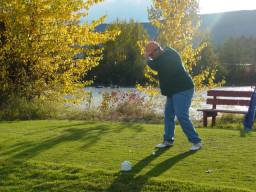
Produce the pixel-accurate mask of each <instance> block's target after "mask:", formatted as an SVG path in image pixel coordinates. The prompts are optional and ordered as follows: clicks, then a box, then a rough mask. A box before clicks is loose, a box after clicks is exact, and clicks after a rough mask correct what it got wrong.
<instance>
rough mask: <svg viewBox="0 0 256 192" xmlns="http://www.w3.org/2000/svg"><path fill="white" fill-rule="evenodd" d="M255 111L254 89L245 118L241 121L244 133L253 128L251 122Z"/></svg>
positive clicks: (255, 97)
mask: <svg viewBox="0 0 256 192" xmlns="http://www.w3.org/2000/svg"><path fill="white" fill-rule="evenodd" d="M255 110H256V89H255V90H254V92H253V94H252V96H251V101H250V105H249V108H248V113H247V114H246V115H245V118H244V121H243V125H244V130H245V131H251V130H252V128H253V122H254V119H255Z"/></svg>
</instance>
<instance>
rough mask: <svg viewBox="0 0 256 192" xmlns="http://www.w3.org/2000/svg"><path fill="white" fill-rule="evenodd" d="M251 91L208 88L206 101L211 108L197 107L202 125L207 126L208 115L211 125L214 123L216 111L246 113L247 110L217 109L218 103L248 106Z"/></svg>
mask: <svg viewBox="0 0 256 192" xmlns="http://www.w3.org/2000/svg"><path fill="white" fill-rule="evenodd" d="M252 93H253V91H233V90H216V89H215V90H209V91H207V100H206V103H207V104H210V105H212V108H211V109H198V111H201V112H203V125H204V127H207V119H208V117H212V126H214V125H215V123H216V117H217V115H218V113H233V114H246V113H247V112H248V111H247V110H239V109H238V110H237V109H234V108H233V109H232V107H231V109H217V106H218V105H229V106H249V104H250V99H251V95H252Z"/></svg>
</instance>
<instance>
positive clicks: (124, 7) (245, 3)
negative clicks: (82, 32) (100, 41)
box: [87, 0, 256, 23]
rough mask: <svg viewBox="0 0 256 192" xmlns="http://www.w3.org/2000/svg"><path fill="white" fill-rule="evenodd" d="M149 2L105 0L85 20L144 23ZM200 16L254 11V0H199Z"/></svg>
mask: <svg viewBox="0 0 256 192" xmlns="http://www.w3.org/2000/svg"><path fill="white" fill-rule="evenodd" d="M150 4H151V0H105V1H104V2H103V3H99V4H97V5H95V6H93V7H92V8H91V9H90V12H89V16H88V17H87V20H89V21H91V20H93V19H96V18H98V17H100V16H102V15H107V19H106V23H110V22H113V21H115V20H116V18H117V17H118V18H119V19H122V20H124V19H125V20H129V19H131V18H133V19H134V20H136V21H139V22H146V21H148V20H147V8H148V7H150ZM199 7H200V12H199V13H200V14H208V13H218V12H226V11H237V10H253V9H255V10H256V0H199Z"/></svg>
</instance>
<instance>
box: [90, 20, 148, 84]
mask: <svg viewBox="0 0 256 192" xmlns="http://www.w3.org/2000/svg"><path fill="white" fill-rule="evenodd" d="M108 30H110V31H113V30H114V31H120V35H119V36H118V37H117V38H116V39H115V41H109V42H108V43H106V44H105V45H104V56H103V60H102V62H101V64H100V65H99V66H98V67H97V69H96V70H95V71H94V72H93V74H94V75H95V76H96V79H95V82H97V83H103V84H114V85H120V86H134V85H135V84H136V83H138V82H140V83H142V82H143V80H144V75H143V74H144V66H145V62H144V58H143V56H142V55H141V54H140V47H139V45H138V42H140V41H144V40H145V39H147V38H148V36H147V32H146V31H145V30H144V29H143V26H142V25H141V24H139V23H135V22H134V21H133V20H131V21H130V22H125V21H116V22H114V23H113V24H111V25H109V26H108Z"/></svg>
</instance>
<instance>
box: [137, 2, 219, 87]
mask: <svg viewBox="0 0 256 192" xmlns="http://www.w3.org/2000/svg"><path fill="white" fill-rule="evenodd" d="M198 9H199V8H198V1H197V0H161V1H159V0H152V6H151V8H150V9H148V13H149V20H150V22H151V24H152V25H153V26H155V27H156V28H157V32H158V35H157V37H156V39H155V40H156V41H158V42H160V44H161V45H162V46H163V47H165V46H169V47H173V48H175V49H176V50H177V51H178V52H179V53H180V54H181V57H182V60H183V63H184V66H185V68H186V69H187V71H188V72H189V73H190V74H191V75H192V77H193V80H194V82H195V85H196V87H197V88H199V89H200V88H202V87H204V86H213V85H214V84H215V83H214V79H215V75H216V69H215V68H212V66H210V67H207V68H204V69H203V70H202V71H201V72H200V73H198V74H193V68H194V67H195V66H196V65H197V64H198V60H199V59H200V58H199V56H200V52H201V51H202V49H204V48H205V47H206V46H207V44H206V43H204V42H200V41H199V39H200V38H198V39H197V40H196V37H197V35H198V34H199V33H198V29H199V26H200V22H199V21H200V20H199V16H198ZM142 52H143V50H142ZM155 75H156V72H155V71H153V70H151V69H150V68H149V67H148V66H146V68H145V76H146V77H147V78H148V79H149V81H150V82H151V83H152V84H156V83H157V80H156V78H155ZM206 80H207V81H206ZM205 82H207V84H206V83H205Z"/></svg>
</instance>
